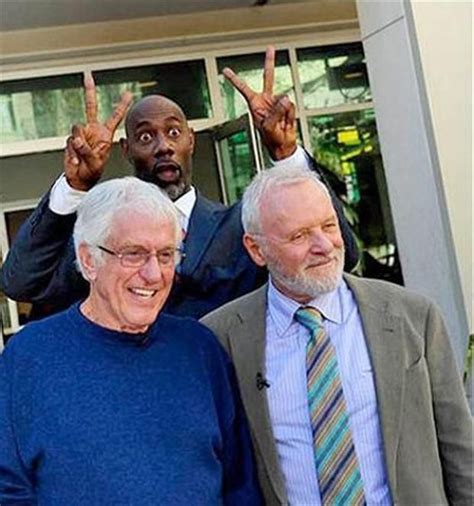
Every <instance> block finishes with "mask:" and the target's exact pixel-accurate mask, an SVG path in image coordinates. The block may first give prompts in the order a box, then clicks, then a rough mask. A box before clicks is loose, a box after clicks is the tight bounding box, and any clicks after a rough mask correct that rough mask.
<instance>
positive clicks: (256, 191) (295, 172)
mask: <svg viewBox="0 0 474 506" xmlns="http://www.w3.org/2000/svg"><path fill="white" fill-rule="evenodd" d="M305 181H312V182H314V183H315V184H316V185H317V186H318V187H319V188H321V190H322V191H323V192H324V193H325V195H327V197H328V198H329V199H330V200H331V196H330V195H329V192H328V189H327V188H326V186H325V185H324V184H323V183H322V182H321V181H320V179H319V177H318V175H317V174H316V172H314V171H312V170H310V169H308V168H307V167H302V166H299V165H291V164H290V163H287V164H282V165H280V166H278V167H274V168H272V169H267V170H264V171H262V172H260V173H259V174H257V175H256V176H255V177H254V178H253V180H252V182H251V183H250V185H249V186H248V187H247V189H246V190H245V193H244V196H243V198H242V225H243V227H244V231H245V232H247V233H249V234H258V233H261V231H262V226H261V217H260V208H261V204H262V201H263V197H264V196H265V195H266V194H267V193H269V194H270V193H272V192H273V191H274V190H275V189H276V188H278V187H282V186H291V185H294V184H297V183H304V182H305Z"/></svg>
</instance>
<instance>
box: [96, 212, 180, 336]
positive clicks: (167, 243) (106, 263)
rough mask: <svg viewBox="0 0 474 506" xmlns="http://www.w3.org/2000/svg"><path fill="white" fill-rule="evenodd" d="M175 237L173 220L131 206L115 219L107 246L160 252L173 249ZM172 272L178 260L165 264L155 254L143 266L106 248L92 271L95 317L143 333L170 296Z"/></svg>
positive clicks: (108, 324)
mask: <svg viewBox="0 0 474 506" xmlns="http://www.w3.org/2000/svg"><path fill="white" fill-rule="evenodd" d="M177 242H178V238H177V236H176V226H175V224H174V223H172V222H171V221H169V220H164V219H158V218H156V217H150V216H147V215H144V214H143V213H140V211H139V210H137V211H130V210H129V211H128V212H123V213H122V214H119V215H118V216H117V217H116V218H115V219H114V222H113V227H112V233H111V234H110V236H109V237H108V238H107V239H106V240H105V241H104V244H103V246H104V247H106V248H107V249H109V250H111V251H113V252H116V253H119V254H120V253H122V254H127V253H128V254H130V253H157V252H163V251H167V250H169V251H175V249H176V244H177ZM174 272H175V265H174V262H170V263H169V264H167V265H162V264H160V263H159V261H158V258H157V257H156V256H155V255H150V256H149V258H148V260H147V262H146V263H145V265H142V266H140V267H125V266H124V265H122V261H121V260H120V258H119V257H117V256H114V255H111V254H107V253H103V261H102V262H99V263H98V264H96V265H95V267H94V268H93V269H92V270H91V272H90V276H89V281H90V284H91V292H90V297H89V299H88V300H89V302H90V304H89V308H91V310H92V319H93V320H94V321H95V322H96V323H98V324H99V325H102V326H103V327H106V328H109V329H112V330H120V331H124V332H131V333H137V332H145V331H146V329H147V328H148V327H149V326H150V325H151V324H152V323H153V322H154V321H155V319H156V317H157V316H158V313H159V312H160V310H161V309H162V307H163V306H164V304H165V302H166V299H167V298H168V295H169V293H170V290H171V286H172V283H173V277H174Z"/></svg>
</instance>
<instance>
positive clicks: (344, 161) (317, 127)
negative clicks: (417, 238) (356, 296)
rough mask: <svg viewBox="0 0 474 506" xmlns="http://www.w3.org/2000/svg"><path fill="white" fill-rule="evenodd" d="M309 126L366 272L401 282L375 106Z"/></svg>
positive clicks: (317, 155)
mask: <svg viewBox="0 0 474 506" xmlns="http://www.w3.org/2000/svg"><path fill="white" fill-rule="evenodd" d="M308 126H309V129H310V134H311V143H312V147H313V150H314V156H315V158H316V159H317V161H318V162H319V163H321V164H322V165H323V166H324V167H325V168H326V169H327V171H326V176H327V178H328V180H329V182H330V184H331V186H332V188H333V189H334V190H335V191H336V193H338V195H339V196H340V197H341V199H342V201H343V203H344V210H345V212H346V215H347V217H348V220H349V222H350V223H351V225H352V228H353V230H354V232H355V234H356V237H357V239H358V241H359V243H360V246H361V249H362V251H363V257H362V263H361V274H363V275H365V276H368V277H376V278H381V279H387V280H390V281H393V282H396V283H399V284H402V275H401V269H400V263H399V259H398V254H397V250H396V239H395V232H394V227H393V220H392V215H391V211H390V204H389V200H388V191H387V184H386V181H385V175H384V171H383V166H382V158H381V155H380V149H379V142H378V136H377V130H376V125H375V116H374V111H373V110H372V109H366V110H363V111H356V112H346V113H341V114H334V115H324V116H315V117H312V118H311V119H310V120H309V122H308Z"/></svg>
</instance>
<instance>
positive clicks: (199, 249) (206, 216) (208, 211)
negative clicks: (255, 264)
mask: <svg viewBox="0 0 474 506" xmlns="http://www.w3.org/2000/svg"><path fill="white" fill-rule="evenodd" d="M226 211H227V208H226V207H225V206H223V205H221V204H217V203H215V202H211V201H210V200H207V199H206V198H204V197H203V196H201V195H199V194H198V195H197V199H196V203H195V204H194V209H193V211H192V213H191V217H190V219H189V226H188V232H187V235H186V240H185V242H184V251H185V254H186V256H185V258H184V260H183V262H182V272H183V274H186V275H188V276H190V275H191V274H192V273H193V272H194V271H195V269H196V268H197V266H198V265H199V262H200V260H201V258H202V256H203V255H204V253H205V252H206V250H207V247H208V245H209V243H210V242H211V240H212V239H213V238H214V235H215V233H216V230H217V228H218V226H219V223H220V222H221V220H222V219H223V218H224V217H225V213H226Z"/></svg>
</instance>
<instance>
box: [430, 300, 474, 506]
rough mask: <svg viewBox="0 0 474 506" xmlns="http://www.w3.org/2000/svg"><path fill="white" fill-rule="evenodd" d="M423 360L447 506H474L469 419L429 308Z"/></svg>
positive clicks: (437, 318)
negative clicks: (426, 371)
mask: <svg viewBox="0 0 474 506" xmlns="http://www.w3.org/2000/svg"><path fill="white" fill-rule="evenodd" d="M426 357H427V362H428V368H429V373H430V383H431V390H432V395H433V409H434V415H435V422H436V429H437V438H438V450H439V454H440V459H441V466H442V470H443V478H444V487H445V491H446V496H447V498H448V501H449V504H452V505H459V506H461V505H462V506H464V505H468V504H469V505H470V504H474V496H473V482H474V476H473V473H474V471H473V470H474V462H473V450H474V448H473V440H472V434H473V432H472V431H473V425H472V416H471V414H470V411H469V406H468V403H467V399H466V394H465V391H464V388H463V385H462V381H461V377H460V374H459V370H458V368H457V365H456V362H455V359H454V354H453V351H452V348H451V345H450V341H449V337H448V335H447V332H446V329H445V326H444V323H443V319H442V317H441V314H440V312H439V310H438V309H436V308H435V307H434V306H433V305H431V307H430V310H429V312H428V316H427V323H426Z"/></svg>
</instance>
